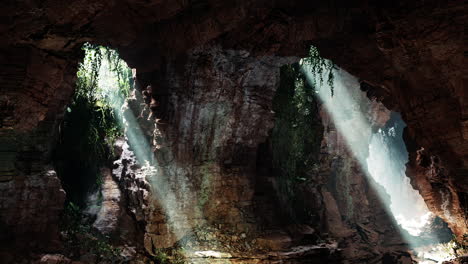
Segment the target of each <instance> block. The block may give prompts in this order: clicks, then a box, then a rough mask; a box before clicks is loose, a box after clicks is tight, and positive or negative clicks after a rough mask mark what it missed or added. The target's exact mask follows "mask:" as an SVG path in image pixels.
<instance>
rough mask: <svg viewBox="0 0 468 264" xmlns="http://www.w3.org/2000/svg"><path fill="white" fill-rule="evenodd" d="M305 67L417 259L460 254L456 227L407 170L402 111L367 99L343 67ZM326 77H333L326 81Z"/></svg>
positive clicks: (304, 64) (426, 260)
mask: <svg viewBox="0 0 468 264" xmlns="http://www.w3.org/2000/svg"><path fill="white" fill-rule="evenodd" d="M315 64H317V62H315ZM331 64H332V63H331V62H329V63H328V65H331ZM301 66H302V70H303V72H304V74H305V75H306V76H307V80H308V82H309V83H310V85H311V86H313V87H315V92H316V94H317V97H318V98H319V99H320V101H321V103H322V104H323V108H324V110H325V111H326V113H327V115H328V116H329V117H330V119H331V123H332V124H331V125H332V127H333V129H336V130H337V133H338V134H339V135H338V141H339V140H340V139H339V138H341V139H342V140H343V141H344V142H343V143H344V144H345V145H346V147H347V149H348V150H349V151H350V152H351V153H352V156H354V158H355V159H357V161H358V162H359V163H360V167H361V170H362V171H363V173H364V174H365V175H366V177H367V181H368V182H369V185H370V187H371V188H372V189H373V191H375V192H376V193H377V194H378V198H379V200H380V203H381V204H382V206H383V208H384V209H385V210H386V212H387V213H388V214H389V215H390V218H391V220H392V222H393V223H394V224H395V226H397V227H398V229H399V232H400V235H401V236H402V238H403V239H404V240H405V241H406V243H408V244H409V246H410V248H411V249H412V250H414V254H415V255H417V256H418V257H419V259H418V261H420V263H433V262H436V263H442V262H443V261H446V260H450V259H453V258H456V257H457V253H456V248H457V245H455V244H454V242H453V241H454V240H453V237H454V236H453V234H452V231H451V230H450V228H449V227H448V225H447V223H445V222H444V221H443V220H442V219H441V218H439V217H437V216H434V215H433V213H432V212H431V211H430V210H429V209H428V207H427V205H426V202H425V201H424V200H423V198H422V196H421V194H420V193H419V192H418V191H417V190H415V189H414V188H413V186H412V185H411V183H410V178H409V177H408V176H407V175H406V164H407V162H408V152H407V150H406V145H405V142H404V140H403V131H404V128H405V126H406V125H405V123H404V122H403V120H402V118H401V116H400V114H399V113H397V112H393V111H390V110H388V109H386V108H385V106H383V105H382V104H381V103H379V102H378V101H376V100H375V99H372V100H371V99H369V98H367V96H366V95H365V94H364V93H363V92H361V91H360V90H359V88H358V87H359V83H358V81H357V79H356V78H355V77H354V76H351V75H350V74H348V73H347V72H345V71H344V70H342V69H339V68H334V67H330V66H327V63H322V64H321V66H320V67H322V70H321V71H317V69H316V67H317V66H316V65H313V64H312V65H311V63H310V59H309V61H305V62H304V61H302V62H301ZM327 77H328V78H329V80H330V79H332V80H331V81H329V82H324V81H323V80H324V79H325V78H327ZM331 143H335V144H336V142H331ZM337 146H338V147H339V144H338V145H333V144H330V145H328V146H327V147H328V148H330V147H331V148H333V147H337ZM348 188H352V187H350V186H348V187H346V188H344V190H345V191H349V189H348ZM351 199H352V197H351Z"/></svg>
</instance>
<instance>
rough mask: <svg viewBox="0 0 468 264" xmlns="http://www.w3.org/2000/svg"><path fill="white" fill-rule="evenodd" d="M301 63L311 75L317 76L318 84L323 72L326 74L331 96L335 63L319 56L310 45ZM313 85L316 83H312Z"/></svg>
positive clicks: (321, 81) (321, 79)
mask: <svg viewBox="0 0 468 264" xmlns="http://www.w3.org/2000/svg"><path fill="white" fill-rule="evenodd" d="M302 64H303V65H306V66H308V67H307V68H308V70H310V71H311V73H312V74H313V75H315V76H318V79H319V85H322V84H323V77H324V75H325V74H326V75H327V84H328V85H329V86H330V92H331V96H333V94H334V89H333V81H334V74H333V71H334V70H336V66H335V64H334V63H333V62H332V61H330V60H327V59H324V58H323V57H321V56H320V53H319V51H318V49H317V48H316V47H314V46H310V49H309V56H308V57H306V58H303V59H302ZM314 85H317V84H315V83H314Z"/></svg>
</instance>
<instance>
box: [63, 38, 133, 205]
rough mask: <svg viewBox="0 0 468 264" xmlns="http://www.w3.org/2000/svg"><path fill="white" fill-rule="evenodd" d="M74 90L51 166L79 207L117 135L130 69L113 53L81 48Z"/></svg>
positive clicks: (91, 46) (70, 198)
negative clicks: (52, 165)
mask: <svg viewBox="0 0 468 264" xmlns="http://www.w3.org/2000/svg"><path fill="white" fill-rule="evenodd" d="M83 50H84V53H85V57H84V59H83V62H82V63H81V64H80V65H79V69H78V72H77V81H76V90H75V94H74V96H73V98H72V102H71V104H70V105H69V106H68V108H67V111H66V112H65V117H64V121H63V123H62V124H61V126H60V141H59V144H58V147H57V149H56V151H55V155H54V161H55V167H56V169H57V172H58V175H59V176H60V177H61V179H62V181H63V184H64V188H65V190H66V191H67V194H68V198H69V200H70V201H72V202H74V203H75V204H78V205H80V206H83V205H84V204H83V203H84V202H83V201H84V196H85V195H86V194H87V193H88V192H89V191H91V190H93V189H95V188H96V187H97V186H99V185H100V183H101V180H99V168H100V167H101V166H103V165H104V164H105V163H106V162H108V160H109V158H110V157H111V156H112V148H111V147H110V146H112V144H113V143H114V141H115V139H116V138H117V137H119V136H122V134H123V133H122V131H123V129H122V128H121V126H120V123H119V122H118V120H119V119H120V118H121V117H120V116H119V111H118V110H119V109H120V107H121V106H122V104H123V102H124V100H125V98H126V96H127V95H128V94H129V90H130V81H129V80H130V76H131V72H130V69H128V67H127V66H126V64H125V62H123V61H122V60H120V59H119V57H118V54H117V52H116V51H113V50H110V49H108V48H104V47H101V46H96V45H91V44H85V45H84V46H83Z"/></svg>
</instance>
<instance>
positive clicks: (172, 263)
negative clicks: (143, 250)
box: [152, 248, 187, 264]
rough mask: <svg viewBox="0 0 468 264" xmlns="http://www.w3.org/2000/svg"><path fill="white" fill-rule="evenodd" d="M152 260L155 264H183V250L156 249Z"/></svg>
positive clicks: (184, 261)
mask: <svg viewBox="0 0 468 264" xmlns="http://www.w3.org/2000/svg"><path fill="white" fill-rule="evenodd" d="M152 260H153V261H154V262H156V264H185V263H187V262H186V260H185V252H184V249H183V248H172V249H159V248H158V249H156V250H155V251H154V256H152Z"/></svg>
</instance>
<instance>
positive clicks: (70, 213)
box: [61, 203, 122, 263]
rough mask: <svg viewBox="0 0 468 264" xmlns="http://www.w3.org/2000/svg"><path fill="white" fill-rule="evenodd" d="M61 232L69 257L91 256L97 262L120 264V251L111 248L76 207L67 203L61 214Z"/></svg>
mask: <svg viewBox="0 0 468 264" xmlns="http://www.w3.org/2000/svg"><path fill="white" fill-rule="evenodd" d="M61 230H62V234H63V236H64V237H65V245H66V250H67V251H69V252H68V254H67V255H69V256H80V255H81V254H83V252H86V253H89V254H92V255H94V256H95V257H96V260H97V261H108V262H111V263H117V262H122V259H121V257H120V249H118V248H115V247H113V246H112V245H111V244H110V242H109V239H108V238H107V237H105V236H103V235H102V234H100V233H99V232H98V231H96V230H94V229H93V228H92V226H91V224H90V222H89V220H87V219H86V218H84V217H83V213H82V211H81V209H80V207H79V206H78V205H75V204H73V203H69V204H68V205H67V206H66V207H65V210H64V212H63V214H62V219H61Z"/></svg>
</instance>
